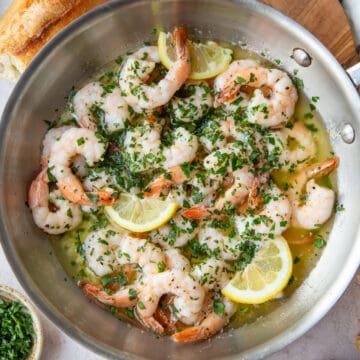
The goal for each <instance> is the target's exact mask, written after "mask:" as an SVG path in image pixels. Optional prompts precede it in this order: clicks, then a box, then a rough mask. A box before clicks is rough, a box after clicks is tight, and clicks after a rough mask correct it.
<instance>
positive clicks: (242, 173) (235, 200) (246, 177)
mask: <svg viewBox="0 0 360 360" xmlns="http://www.w3.org/2000/svg"><path fill="white" fill-rule="evenodd" d="M249 170H250V169H249V167H248V166H245V167H243V168H242V169H239V170H235V171H234V172H232V173H231V174H230V175H231V177H232V179H233V183H232V185H231V186H230V187H229V188H228V189H227V190H226V191H225V192H224V194H223V195H222V196H221V197H220V198H219V199H218V200H217V201H216V204H215V208H216V209H218V210H221V209H223V207H224V206H225V205H226V204H233V205H235V206H237V205H239V204H242V203H243V202H244V200H245V199H246V197H247V196H248V194H249V192H250V190H251V186H252V184H253V182H254V179H255V178H254V175H253V174H252V173H251V172H250V171H249Z"/></svg>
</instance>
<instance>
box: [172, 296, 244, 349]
mask: <svg viewBox="0 0 360 360" xmlns="http://www.w3.org/2000/svg"><path fill="white" fill-rule="evenodd" d="M221 300H222V301H219V300H215V301H217V303H218V304H219V302H221V303H222V304H223V308H224V311H223V314H221V313H219V311H217V312H216V311H215V310H211V309H209V305H206V304H205V306H206V307H207V309H205V310H204V312H205V313H207V315H206V316H205V318H204V319H203V320H202V321H201V322H200V324H199V325H197V326H192V327H189V328H187V329H185V330H182V331H180V332H178V333H175V334H173V335H172V339H173V340H175V341H176V342H194V341H201V340H205V339H208V338H209V337H211V336H213V335H215V334H217V333H218V332H220V331H221V330H222V329H223V328H224V326H225V325H226V324H227V323H228V321H229V319H230V318H231V316H232V315H233V314H234V313H235V311H236V309H237V305H236V304H234V303H233V302H232V301H230V300H229V299H227V298H226V297H222V298H221ZM215 301H214V300H212V303H213V304H215Z"/></svg>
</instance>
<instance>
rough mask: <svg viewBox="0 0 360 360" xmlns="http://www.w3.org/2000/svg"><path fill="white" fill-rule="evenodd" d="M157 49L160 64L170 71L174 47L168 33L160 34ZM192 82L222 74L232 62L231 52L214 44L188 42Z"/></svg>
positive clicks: (174, 56)
mask: <svg viewBox="0 0 360 360" xmlns="http://www.w3.org/2000/svg"><path fill="white" fill-rule="evenodd" d="M158 49H159V55H160V61H161V63H162V64H163V65H164V66H165V67H166V68H167V69H170V68H171V67H172V65H173V64H174V62H175V61H176V54H175V47H174V43H173V38H172V35H171V34H170V33H164V32H160V34H159V38H158ZM190 56H191V74H190V76H189V78H190V79H192V80H203V79H209V78H212V77H214V76H216V75H218V74H220V73H222V72H224V71H225V70H226V69H227V67H228V66H229V64H230V62H231V60H232V50H231V49H226V48H223V47H221V46H219V45H217V44H216V43H214V42H209V43H194V42H191V41H190Z"/></svg>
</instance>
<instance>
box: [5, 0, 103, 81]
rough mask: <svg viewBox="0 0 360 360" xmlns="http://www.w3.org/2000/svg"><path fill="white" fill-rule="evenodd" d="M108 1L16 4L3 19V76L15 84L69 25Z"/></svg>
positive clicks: (21, 1) (29, 0)
mask: <svg viewBox="0 0 360 360" xmlns="http://www.w3.org/2000/svg"><path fill="white" fill-rule="evenodd" d="M106 1H107V0H14V1H13V2H12V4H11V5H10V7H9V8H8V10H7V11H6V12H5V14H4V15H3V17H2V18H1V19H0V76H3V77H5V78H7V79H10V80H16V79H17V78H18V77H19V75H20V74H21V73H22V72H23V71H24V70H25V68H26V67H27V65H28V64H29V63H30V61H31V60H32V58H33V57H34V56H35V55H36V54H37V52H38V51H39V50H40V49H41V48H42V47H43V46H44V45H45V44H46V43H47V42H48V41H49V40H50V39H51V38H52V37H53V36H54V35H55V34H56V33H58V32H59V31H60V30H61V29H63V28H64V27H65V26H66V25H67V24H69V23H70V22H72V21H73V20H75V19H76V18H78V17H79V16H81V15H82V14H84V13H85V12H87V11H89V10H91V9H93V8H94V7H96V6H97V5H100V4H102V3H105V2H106Z"/></svg>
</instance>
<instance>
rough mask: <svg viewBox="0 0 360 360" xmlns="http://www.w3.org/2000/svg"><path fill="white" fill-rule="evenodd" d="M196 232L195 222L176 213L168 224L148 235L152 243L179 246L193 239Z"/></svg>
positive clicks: (165, 246) (167, 246)
mask: <svg viewBox="0 0 360 360" xmlns="http://www.w3.org/2000/svg"><path fill="white" fill-rule="evenodd" d="M197 232H198V228H197V226H196V224H195V223H194V222H193V221H191V220H189V219H187V218H185V217H183V216H182V215H181V214H176V215H175V216H174V217H173V218H172V219H171V220H170V221H169V223H168V224H166V225H163V226H161V227H160V228H159V229H157V230H154V231H152V232H151V233H150V234H149V236H150V239H151V241H152V242H153V243H155V244H159V245H161V246H162V247H163V248H173V247H175V248H176V247H181V246H184V245H185V244H186V243H188V242H189V241H190V240H191V239H193V238H194V237H195V236H196V235H197Z"/></svg>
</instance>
